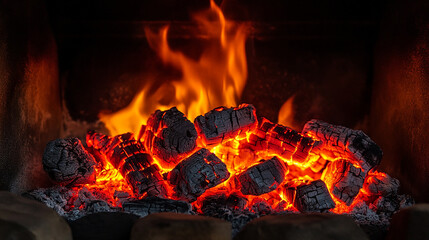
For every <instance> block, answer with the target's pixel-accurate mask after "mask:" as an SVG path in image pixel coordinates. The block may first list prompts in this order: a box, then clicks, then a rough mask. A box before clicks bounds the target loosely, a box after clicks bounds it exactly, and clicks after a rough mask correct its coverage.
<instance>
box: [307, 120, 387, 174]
mask: <svg viewBox="0 0 429 240" xmlns="http://www.w3.org/2000/svg"><path fill="white" fill-rule="evenodd" d="M302 132H303V134H306V135H310V136H312V137H314V138H317V139H318V140H320V141H322V142H323V146H321V148H323V151H330V152H331V154H332V155H333V157H335V158H338V157H340V158H351V159H352V161H354V162H356V163H357V164H359V165H360V166H361V167H362V169H364V170H365V171H369V170H371V169H372V168H374V167H375V166H378V165H379V164H380V162H381V158H382V156H383V152H382V151H381V148H380V147H379V146H378V145H377V144H376V143H375V142H374V141H372V140H371V138H369V137H368V136H367V135H366V134H365V133H364V132H362V131H360V130H353V129H349V128H346V127H343V126H336V125H332V124H329V123H326V122H323V121H321V120H316V119H313V120H310V121H308V122H307V123H306V124H305V126H304V129H303V131H302Z"/></svg>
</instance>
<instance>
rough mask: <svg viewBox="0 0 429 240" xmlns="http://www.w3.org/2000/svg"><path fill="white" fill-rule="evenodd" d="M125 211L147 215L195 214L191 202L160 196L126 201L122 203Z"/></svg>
mask: <svg viewBox="0 0 429 240" xmlns="http://www.w3.org/2000/svg"><path fill="white" fill-rule="evenodd" d="M122 208H123V209H124V211H125V212H128V213H132V214H135V215H137V216H140V217H145V216H147V215H149V214H151V213H158V212H175V213H186V214H194V213H193V212H192V206H191V204H189V203H187V202H183V201H177V200H172V199H164V198H159V197H147V198H143V199H140V200H136V201H130V202H125V203H123V204H122Z"/></svg>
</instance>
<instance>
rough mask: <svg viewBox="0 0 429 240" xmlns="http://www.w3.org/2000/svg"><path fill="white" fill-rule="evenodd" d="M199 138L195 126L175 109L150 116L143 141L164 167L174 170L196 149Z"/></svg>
mask: <svg viewBox="0 0 429 240" xmlns="http://www.w3.org/2000/svg"><path fill="white" fill-rule="evenodd" d="M197 137H198V134H197V131H196V130H195V126H194V124H192V122H191V121H189V120H188V119H187V118H186V117H185V115H184V114H183V113H182V112H180V111H179V110H177V108H175V107H173V108H171V109H170V110H167V111H160V110H157V111H156V112H155V113H154V114H152V115H151V116H150V118H149V119H148V121H147V125H146V127H145V132H144V134H143V139H142V141H143V143H144V144H145V147H146V149H147V150H148V151H149V152H151V153H152V154H153V155H154V156H155V157H156V158H157V159H159V160H160V164H161V166H162V167H165V168H172V167H174V166H175V165H176V164H177V163H178V162H179V161H180V160H182V159H183V158H184V157H186V156H187V155H188V154H189V153H191V152H192V151H193V150H194V149H195V147H196V146H197V145H196V140H197Z"/></svg>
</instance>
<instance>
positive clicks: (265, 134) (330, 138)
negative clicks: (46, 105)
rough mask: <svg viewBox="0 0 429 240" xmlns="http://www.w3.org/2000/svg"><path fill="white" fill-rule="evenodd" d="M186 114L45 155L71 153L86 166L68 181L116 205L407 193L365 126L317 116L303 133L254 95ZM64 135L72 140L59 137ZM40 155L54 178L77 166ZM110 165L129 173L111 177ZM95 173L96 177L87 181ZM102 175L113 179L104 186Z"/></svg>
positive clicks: (375, 202)
mask: <svg viewBox="0 0 429 240" xmlns="http://www.w3.org/2000/svg"><path fill="white" fill-rule="evenodd" d="M190 120H193V119H190ZM190 120H188V119H187V118H186V116H185V115H184V114H183V113H181V112H180V111H179V110H177V109H176V108H171V109H169V110H167V111H159V110H158V111H156V112H155V113H153V114H152V116H151V117H150V118H149V120H148V122H147V125H145V126H143V127H142V131H141V132H140V133H139V136H138V138H137V139H136V138H135V137H134V134H133V133H125V134H121V135H117V136H113V137H112V136H106V135H103V134H100V133H95V132H89V133H88V135H87V139H86V144H87V149H86V150H85V149H83V146H82V147H79V146H81V145H79V143H77V145H76V146H77V147H74V148H73V147H70V146H69V145H67V144H65V145H64V144H48V146H47V150H46V152H45V158H44V159H47V158H51V159H52V157H51V156H56V157H55V162H67V161H71V162H75V163H76V164H77V165H76V164H75V165H76V167H75V168H77V169H84V170H85V173H83V172H82V171H81V173H82V174H78V175H77V176H76V180H73V179H72V180H67V184H73V187H74V188H78V189H79V188H83V187H85V189H89V190H91V189H95V190H93V191H99V192H100V191H101V192H103V191H105V194H104V196H105V198H108V199H107V201H108V202H109V203H112V202H113V203H114V205H115V206H120V205H121V202H119V199H118V197H117V196H122V195H123V196H130V195H132V196H133V197H134V198H137V199H142V200H143V199H146V197H150V196H152V197H162V198H168V199H171V200H184V201H187V202H190V203H192V205H193V206H194V209H195V210H196V211H198V212H201V208H200V207H201V206H207V204H208V203H209V202H213V199H232V198H233V199H236V200H238V202H240V204H238V205H237V206H235V208H237V207H239V208H242V209H247V210H248V211H250V212H255V211H259V210H261V209H264V210H263V211H264V212H266V211H268V210H270V211H285V210H289V211H300V212H325V211H332V212H335V213H344V212H350V211H352V210H353V209H354V207H355V206H358V205H359V204H360V205H362V204H367V205H368V206H369V205H371V206H385V205H386V204H385V202H384V201H388V200H389V199H394V200H392V201H396V202H400V201H401V200H399V197H398V196H399V195H398V193H397V189H398V187H399V182H398V181H397V180H396V179H394V178H392V177H390V176H388V175H387V174H385V173H379V172H377V171H375V169H376V168H377V165H378V164H379V163H380V161H381V156H382V151H381V149H380V148H379V147H378V146H377V145H376V144H375V143H374V142H373V141H372V140H371V139H370V138H369V137H368V136H367V135H366V134H365V133H363V132H362V131H356V130H352V129H348V128H345V127H342V126H335V125H331V124H328V123H325V122H322V121H319V120H311V121H309V122H308V123H307V124H306V125H305V127H304V130H303V132H302V133H300V132H298V131H296V130H293V129H291V128H288V127H286V126H282V125H280V124H276V123H272V122H271V121H269V120H267V119H265V118H263V117H260V118H258V117H257V115H256V110H255V108H254V107H253V106H252V105H249V104H242V105H240V106H238V107H234V108H225V107H219V108H216V109H214V110H212V111H210V112H208V113H206V114H205V115H203V116H198V117H197V118H196V119H195V120H194V124H193V123H192V121H190ZM61 141H66V142H67V140H57V142H59V143H61ZM81 148H82V149H81ZM55 151H59V152H65V153H67V154H53V152H55ZM74 151H76V152H74ZM91 154H92V155H94V157H92V155H91ZM76 156H78V157H76ZM84 156H86V157H84ZM94 159H95V161H96V162H97V163H94ZM85 161H86V162H85ZM43 163H44V166H45V169H46V170H47V171H48V173H50V174H49V175H50V176H52V177H53V180H56V181H57V182H58V180H59V178H58V177H57V176H68V175H69V172H79V171H75V169H72V170H70V171H69V169H67V168H64V167H60V168H56V169H53V168H52V166H54V165H53V164H52V163H50V162H47V161H45V160H44V162H43ZM73 166H74V165H73ZM80 166H84V167H80ZM87 166H88V167H87ZM91 166H92V167H93V168H95V171H91ZM53 171H54V172H56V174H52V172H53ZM109 171H110V172H115V171H116V172H117V173H119V174H120V175H121V176H122V177H123V178H111V179H109V178H106V172H109ZM79 173H80V172H79ZM102 173H103V175H102ZM113 175H114V174H112V176H113ZM108 176H110V175H108ZM94 178H97V180H96V181H97V182H96V183H91V181H92V182H93V181H94ZM100 178H103V179H104V182H106V181H107V182H110V185H109V187H106V190H103V188H102V186H101V185H100V181H99V180H100ZM60 180H61V179H60ZM119 183H121V184H124V183H125V184H126V185H128V186H130V187H131V189H132V191H130V192H127V190H126V189H125V190H124V189H123V188H122V189H118V193H115V196H110V195H109V194H108V192H109V191H111V190H112V188H114V186H115V184H116V185H118V186H119ZM97 184H99V185H98V186H97ZM119 190H120V191H119ZM121 191H122V192H124V191H125V192H124V193H121ZM127 193H128V194H129V195H127ZM94 195H97V194H95V193H94ZM98 195H100V194H98ZM380 199H381V200H383V202H381V200H380ZM148 201H149V200H148ZM150 201H152V200H150ZM221 202H222V201H221ZM133 206H134V205H133ZM395 206H396V205H395ZM258 209H259V210H258ZM261 211H262V210H261Z"/></svg>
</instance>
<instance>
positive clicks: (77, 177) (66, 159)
mask: <svg viewBox="0 0 429 240" xmlns="http://www.w3.org/2000/svg"><path fill="white" fill-rule="evenodd" d="M95 165H96V162H95V159H94V157H93V156H92V155H91V154H89V153H88V152H87V151H86V150H85V148H84V147H83V145H82V143H81V142H80V140H79V139H78V138H68V139H56V140H53V141H51V142H49V143H48V144H47V146H46V149H45V152H44V154H43V169H44V170H45V171H46V172H47V173H48V175H49V177H50V178H51V179H52V180H54V181H55V182H57V183H58V184H61V185H68V186H70V185H74V184H86V183H93V182H95V168H94V166H95Z"/></svg>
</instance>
